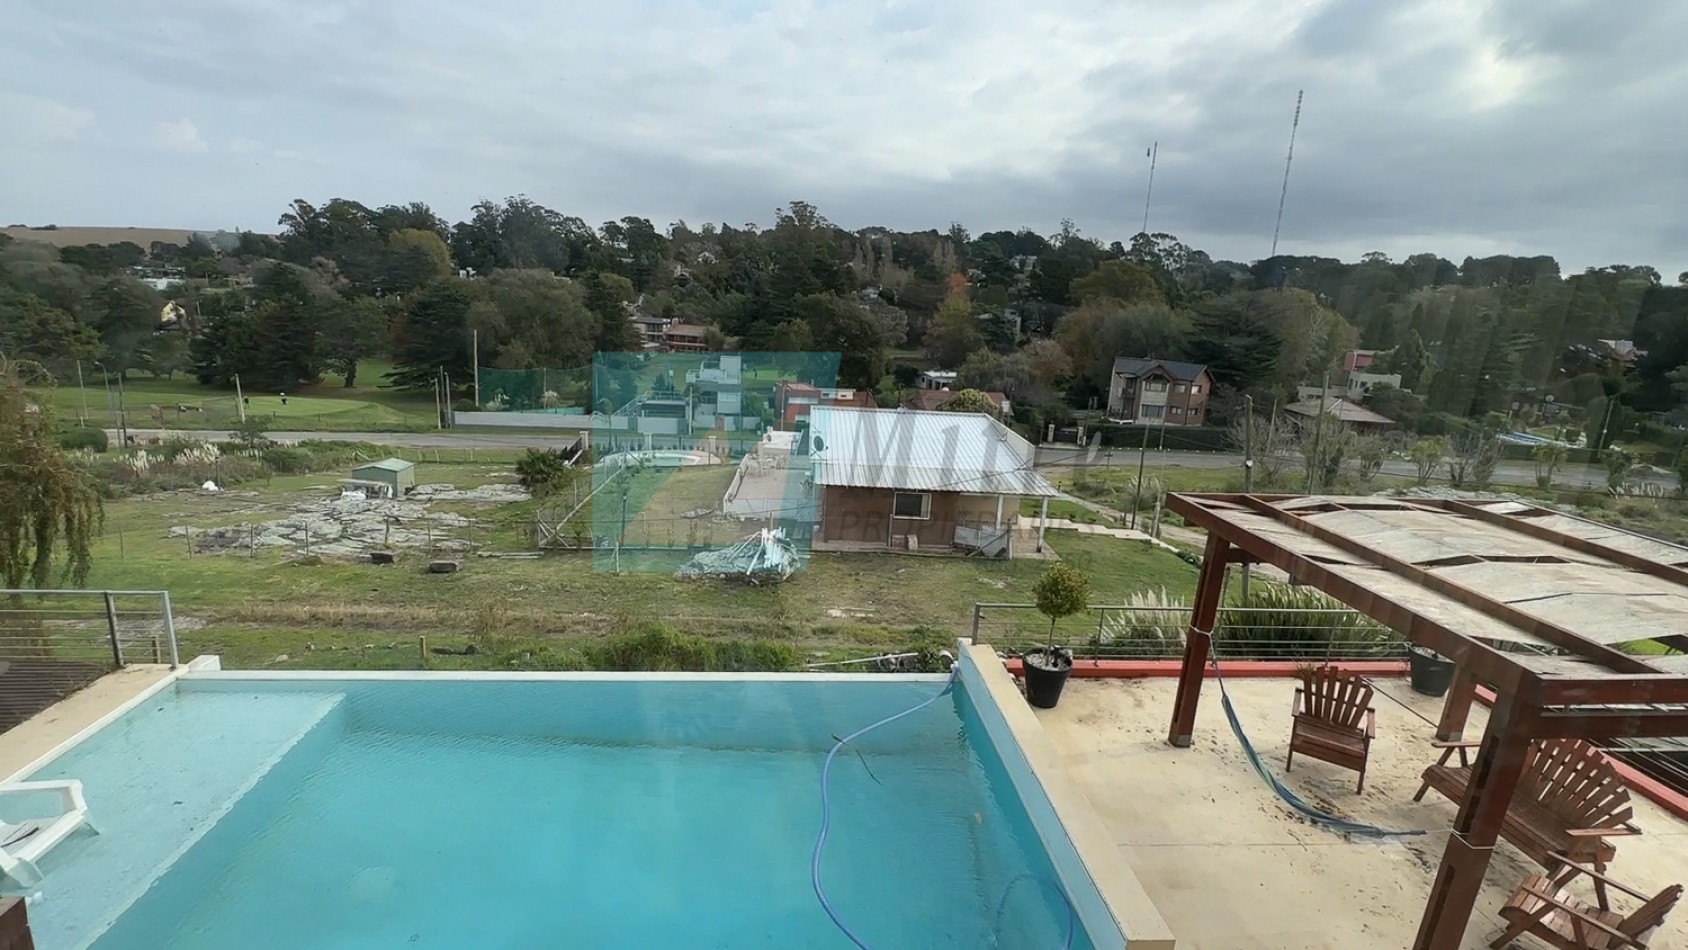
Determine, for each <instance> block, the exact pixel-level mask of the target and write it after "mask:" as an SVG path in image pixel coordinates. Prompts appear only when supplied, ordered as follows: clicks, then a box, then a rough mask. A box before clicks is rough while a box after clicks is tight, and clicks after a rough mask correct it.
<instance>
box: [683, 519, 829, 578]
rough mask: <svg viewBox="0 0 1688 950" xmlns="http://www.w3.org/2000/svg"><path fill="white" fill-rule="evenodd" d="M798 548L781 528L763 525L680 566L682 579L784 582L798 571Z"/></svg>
mask: <svg viewBox="0 0 1688 950" xmlns="http://www.w3.org/2000/svg"><path fill="white" fill-rule="evenodd" d="M798 564H799V559H798V557H797V548H796V547H794V546H793V545H792V543H791V542H790V541H787V540H786V537H785V532H784V531H783V530H781V529H779V528H763V529H762V530H760V531H758V532H756V533H755V534H753V535H750V536H749V537H747V538H745V539H744V540H742V541H740V542H738V543H737V544H733V545H731V546H729V547H725V548H718V549H716V550H714V551H704V552H702V553H700V554H697V555H695V556H694V557H693V558H692V559H691V560H690V561H687V562H686V563H685V564H682V565H680V569H679V570H677V571H675V572H674V576H675V577H678V578H682V579H684V578H688V577H744V578H749V579H751V580H763V579H768V580H778V581H783V580H785V579H786V578H788V577H790V576H791V574H792V572H793V571H795V570H797V567H798Z"/></svg>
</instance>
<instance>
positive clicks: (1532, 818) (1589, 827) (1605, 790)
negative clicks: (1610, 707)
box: [1413, 739, 1641, 910]
mask: <svg viewBox="0 0 1688 950" xmlns="http://www.w3.org/2000/svg"><path fill="white" fill-rule="evenodd" d="M1432 745H1434V746H1436V747H1438V748H1440V749H1441V750H1442V757H1441V758H1440V759H1439V760H1438V761H1437V762H1436V764H1435V765H1432V766H1430V767H1429V768H1426V769H1425V770H1424V784H1422V785H1420V786H1419V789H1418V794H1417V795H1414V796H1413V801H1421V800H1422V799H1423V798H1424V793H1425V792H1427V791H1429V790H1430V789H1435V790H1436V791H1437V792H1439V793H1441V794H1442V795H1445V796H1447V798H1448V800H1449V801H1452V802H1455V803H1458V802H1461V801H1464V800H1465V789H1466V786H1467V784H1468V783H1470V781H1471V760H1470V759H1469V758H1468V757H1467V756H1466V752H1467V750H1469V749H1474V748H1477V746H1478V743H1474V742H1437V743H1432ZM1456 754H1457V755H1458V756H1459V764H1458V765H1455V764H1454V763H1453V762H1452V761H1450V757H1451V756H1454V755H1456ZM1634 817H1635V811H1634V809H1632V808H1631V807H1630V799H1629V788H1628V787H1627V786H1626V785H1625V784H1624V780H1623V777H1622V776H1620V775H1619V774H1618V770H1617V769H1616V768H1613V766H1612V762H1611V760H1610V759H1608V758H1607V757H1606V754H1605V753H1603V752H1601V751H1600V750H1599V749H1596V748H1595V747H1594V746H1592V745H1590V744H1589V743H1587V742H1584V741H1582V740H1581V739H1538V740H1536V741H1535V742H1532V743H1531V744H1530V751H1529V753H1528V757H1527V758H1526V759H1525V760H1524V774H1523V775H1522V776H1521V777H1520V778H1519V780H1518V788H1517V789H1516V790H1515V791H1514V792H1513V793H1512V801H1511V802H1510V803H1509V804H1508V805H1507V806H1506V817H1505V818H1504V819H1503V820H1502V821H1501V826H1500V836H1501V837H1502V838H1505V839H1506V840H1507V841H1510V842H1512V844H1513V846H1514V847H1516V848H1517V849H1518V850H1520V851H1522V852H1524V853H1525V854H1526V855H1528V856H1529V857H1530V858H1531V859H1533V860H1535V861H1537V862H1538V863H1540V864H1541V866H1542V867H1544V868H1546V869H1547V870H1548V871H1550V872H1551V871H1552V870H1553V869H1554V868H1556V867H1558V866H1559V865H1560V863H1562V862H1564V861H1567V860H1569V861H1572V862H1575V863H1577V864H1590V865H1593V868H1594V870H1595V871H1596V872H1604V871H1605V870H1606V866H1607V865H1608V864H1610V863H1611V862H1612V858H1613V857H1615V856H1616V855H1617V852H1618V849H1617V845H1616V843H1615V842H1613V841H1612V839H1614V838H1621V837H1625V836H1628V835H1638V834H1640V833H1641V829H1640V828H1637V827H1636V826H1635V823H1634V821H1633V819H1634ZM1591 880H1592V881H1593V882H1594V890H1595V894H1596V895H1597V896H1598V897H1599V899H1600V907H1601V909H1602V910H1604V909H1606V908H1607V906H1608V904H1607V900H1606V890H1605V887H1606V886H1605V884H1604V883H1602V882H1603V881H1604V880H1605V879H1604V878H1603V877H1601V876H1600V875H1599V874H1598V873H1597V874H1595V875H1593V876H1592V877H1591Z"/></svg>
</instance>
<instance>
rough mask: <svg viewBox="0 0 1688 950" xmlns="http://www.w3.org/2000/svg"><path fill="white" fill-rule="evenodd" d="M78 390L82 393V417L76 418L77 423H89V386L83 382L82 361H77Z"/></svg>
mask: <svg viewBox="0 0 1688 950" xmlns="http://www.w3.org/2000/svg"><path fill="white" fill-rule="evenodd" d="M76 391H77V392H78V393H80V394H81V395H82V417H81V418H79V419H77V420H76V423H77V425H83V426H85V425H87V424H88V387H87V386H85V385H83V383H82V361H81V360H77V361H76Z"/></svg>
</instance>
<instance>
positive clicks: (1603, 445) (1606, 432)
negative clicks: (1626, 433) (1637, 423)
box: [1595, 394, 1618, 461]
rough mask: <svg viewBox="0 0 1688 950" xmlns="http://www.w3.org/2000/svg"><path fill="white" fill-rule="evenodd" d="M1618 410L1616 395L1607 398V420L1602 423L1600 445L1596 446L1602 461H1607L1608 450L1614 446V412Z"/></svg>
mask: <svg viewBox="0 0 1688 950" xmlns="http://www.w3.org/2000/svg"><path fill="white" fill-rule="evenodd" d="M1616 408H1618V397H1617V395H1616V394H1613V395H1611V396H1607V397H1606V418H1605V419H1604V420H1602V421H1601V423H1600V444H1599V445H1597V446H1595V449H1597V450H1598V455H1599V458H1600V460H1601V461H1605V460H1606V450H1607V448H1608V447H1610V446H1611V444H1612V439H1611V436H1610V430H1611V428H1612V410H1613V409H1616Z"/></svg>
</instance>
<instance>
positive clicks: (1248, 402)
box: [1243, 396, 1254, 604]
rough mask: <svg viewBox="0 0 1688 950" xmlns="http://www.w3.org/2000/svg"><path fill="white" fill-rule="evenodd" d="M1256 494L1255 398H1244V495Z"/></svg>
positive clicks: (1245, 574) (1245, 566)
mask: <svg viewBox="0 0 1688 950" xmlns="http://www.w3.org/2000/svg"><path fill="white" fill-rule="evenodd" d="M1253 493H1254V397H1253V396H1244V397H1243V494H1245V495H1250V494H1253ZM1248 566H1249V565H1248V562H1247V561H1244V562H1243V603H1245V604H1246V603H1248Z"/></svg>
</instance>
